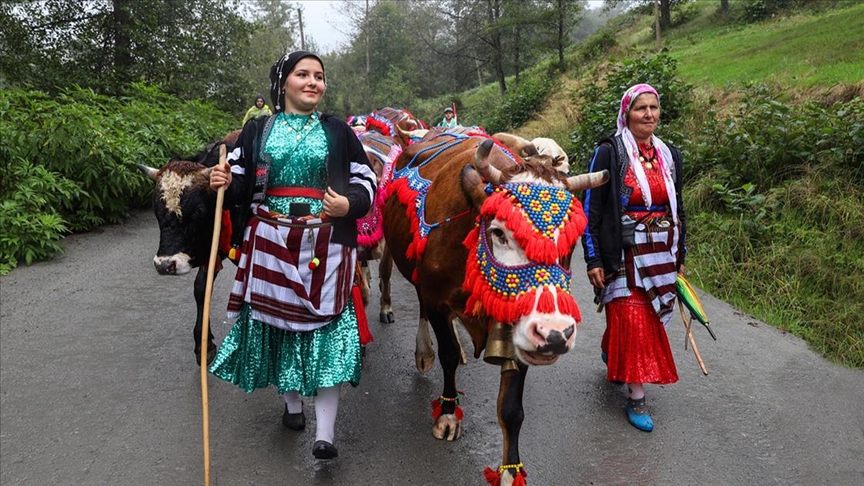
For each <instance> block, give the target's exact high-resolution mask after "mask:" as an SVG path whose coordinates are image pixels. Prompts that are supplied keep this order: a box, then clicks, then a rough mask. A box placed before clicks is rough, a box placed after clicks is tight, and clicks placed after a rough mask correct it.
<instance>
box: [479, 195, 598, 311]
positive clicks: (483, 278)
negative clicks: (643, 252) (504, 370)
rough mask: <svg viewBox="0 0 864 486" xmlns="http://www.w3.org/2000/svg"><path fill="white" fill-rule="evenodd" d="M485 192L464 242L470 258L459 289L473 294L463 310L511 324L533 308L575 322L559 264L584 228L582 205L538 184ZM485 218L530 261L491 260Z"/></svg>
mask: <svg viewBox="0 0 864 486" xmlns="http://www.w3.org/2000/svg"><path fill="white" fill-rule="evenodd" d="M487 192H491V193H492V194H491V195H490V196H489V197H488V198H487V199H486V201H485V202H484V203H483V206H482V207H481V209H480V216H479V217H478V221H477V227H476V228H475V229H474V230H473V231H472V232H471V233H469V234H468V237H467V238H465V242H464V245H465V246H466V248H467V249H468V251H469V254H468V261H467V263H466V272H465V282H464V284H463V288H464V289H465V290H467V291H469V292H470V293H471V295H470V297H469V298H468V301H467V302H466V306H465V310H466V312H467V313H468V314H472V315H479V314H480V313H481V312H482V313H485V314H487V315H489V316H491V317H492V318H493V319H495V320H497V321H499V322H502V323H513V322H515V321H516V320H517V319H518V318H519V317H520V316H523V315H527V314H528V313H530V312H532V310H534V309H535V308H536V310H537V311H538V312H543V313H554V312H556V311H557V312H560V313H562V314H568V315H571V316H573V317H574V318H575V319H576V321H577V322H579V321H580V320H581V316H580V314H579V308H578V306H577V305H576V301H575V300H574V299H573V296H572V295H571V294H570V279H571V275H570V270H569V269H567V268H564V267H562V266H561V265H560V263H559V262H560V261H561V258H562V257H566V256H569V255H570V253H571V252H572V251H573V247H574V245H575V244H576V243H577V241H578V240H579V237H580V236H581V235H582V232H583V231H584V230H585V225H586V223H587V220H586V218H585V214H584V212H583V211H582V205H581V204H580V203H579V201H578V200H577V199H576V198H575V197H574V196H573V194H571V193H570V192H569V191H567V190H566V189H562V188H559V187H554V186H547V185H542V184H527V183H507V184H502V185H500V186H491V185H490V186H487ZM486 218H495V219H498V220H500V221H503V222H504V224H505V226H506V227H507V229H509V230H510V231H511V232H512V234H513V237H514V239H515V240H516V242H517V243H518V244H519V246H520V247H521V248H522V249H523V250H524V252H525V256H526V257H527V258H528V260H530V262H529V263H526V264H525V265H519V266H515V267H513V266H507V265H504V264H503V263H501V262H499V261H498V260H496V259H495V256H494V255H493V254H492V251H491V249H490V247H489V244H488V241H487V240H486V223H485V220H486ZM538 292H539V293H540V295H539V296H538V295H537V293H538ZM535 304H536V307H535Z"/></svg>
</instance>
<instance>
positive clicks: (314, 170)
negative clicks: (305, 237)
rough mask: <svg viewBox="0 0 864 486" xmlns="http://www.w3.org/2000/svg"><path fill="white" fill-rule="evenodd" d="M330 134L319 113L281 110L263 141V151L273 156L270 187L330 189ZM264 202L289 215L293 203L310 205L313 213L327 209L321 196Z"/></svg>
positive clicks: (285, 198) (274, 209) (270, 198)
mask: <svg viewBox="0 0 864 486" xmlns="http://www.w3.org/2000/svg"><path fill="white" fill-rule="evenodd" d="M327 150H328V149H327V136H326V135H325V133H324V128H323V127H322V126H321V123H320V122H319V121H318V115H317V113H314V114H312V115H295V114H293V113H292V114H288V115H286V114H285V113H280V114H279V115H277V116H276V120H275V122H274V123H273V128H272V129H271V130H270V133H269V134H268V136H267V141H266V142H264V151H265V152H267V153H268V154H269V155H270V157H271V160H272V162H271V165H270V173H269V175H268V181H267V186H268V187H308V188H314V189H321V190H322V191H323V190H325V189H326V188H327V167H326V159H327ZM264 202H265V204H267V206H268V207H269V208H270V210H271V211H277V212H279V213H282V214H288V205H289V203H290V202H304V203H309V204H310V209H311V210H312V213H313V214H317V213H320V212H322V211H323V210H324V204H323V202H322V201H321V200H320V199H311V198H306V197H290V198H289V197H277V196H267V198H266V199H265V201H264Z"/></svg>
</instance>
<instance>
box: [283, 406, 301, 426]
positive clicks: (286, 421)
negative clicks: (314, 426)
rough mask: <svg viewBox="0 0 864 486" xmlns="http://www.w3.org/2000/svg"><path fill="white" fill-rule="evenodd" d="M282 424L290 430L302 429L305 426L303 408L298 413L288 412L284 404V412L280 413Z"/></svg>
mask: <svg viewBox="0 0 864 486" xmlns="http://www.w3.org/2000/svg"><path fill="white" fill-rule="evenodd" d="M282 425H284V426H285V427H287V428H289V429H291V430H303V429H305V428H306V416H305V415H303V410H300V413H288V405H285V413H283V414H282Z"/></svg>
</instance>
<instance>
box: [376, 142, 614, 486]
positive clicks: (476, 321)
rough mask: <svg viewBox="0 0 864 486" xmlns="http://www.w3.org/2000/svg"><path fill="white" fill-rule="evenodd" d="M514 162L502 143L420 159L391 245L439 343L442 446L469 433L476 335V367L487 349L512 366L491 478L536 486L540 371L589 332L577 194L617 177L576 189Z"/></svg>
mask: <svg viewBox="0 0 864 486" xmlns="http://www.w3.org/2000/svg"><path fill="white" fill-rule="evenodd" d="M504 150H505V149H502V148H501V147H500V146H497V145H495V143H494V141H493V140H492V139H491V138H480V137H466V136H457V135H454V136H449V137H448V136H439V137H437V138H435V139H434V140H431V141H427V142H420V143H417V144H414V145H412V146H410V147H408V148H407V149H406V150H405V152H403V154H402V155H401V157H400V158H399V160H398V161H397V164H396V170H397V172H396V173H395V175H394V181H393V182H392V183H391V184H392V187H391V191H390V195H389V197H388V199H387V203H386V206H385V210H384V237H385V239H386V240H387V246H388V247H389V248H390V250H391V254H392V255H393V259H394V261H395V263H396V266H397V267H398V268H399V271H400V272H401V273H402V274H403V275H404V276H405V277H406V278H408V279H409V280H410V281H412V282H413V284H414V286H415V289H416V292H417V296H418V300H419V304H420V310H421V313H424V314H425V315H426V316H427V317H428V319H429V322H430V324H431V325H432V329H433V331H434V332H435V336H436V339H437V341H438V345H439V349H438V359H439V362H440V363H441V367H442V369H443V372H444V387H443V393H442V394H441V396H440V397H439V398H438V399H437V400H435V401H433V403H435V404H436V407H435V411H434V412H433V417H434V419H435V423H434V425H433V428H432V433H433V435H434V436H435V437H436V438H438V439H447V440H455V439H458V438H459V437H460V436H461V433H462V411H461V408H460V407H459V394H458V392H457V387H456V369H457V364H458V362H459V349H458V344H457V340H456V335H455V334H456V332H455V330H454V329H453V327H452V325H451V321H452V320H453V319H458V320H459V321H460V322H462V324H463V325H464V326H465V329H466V330H467V331H468V334H469V335H470V336H471V340H472V342H473V345H474V356H475V358H476V357H479V356H480V353H481V352H482V351H483V350H484V348H485V349H486V356H485V359H486V361H488V362H492V363H496V364H499V365H500V366H501V369H500V371H501V382H500V390H499V394H498V400H497V402H498V421H499V424H500V426H501V431H502V434H503V454H502V466H501V467H500V468H499V469H498V472H496V471H493V470H489V469H487V471H485V474H486V475H487V480H489V481H490V483H495V482H496V481H501V484H506V485H509V484H512V483H513V481H514V479H516V478H518V480H519V481H524V478H523V476H524V468H522V467H521V461H520V457H519V450H518V437H519V430H520V428H521V425H522V421H523V418H524V413H523V409H522V393H523V388H524V384H525V376H526V373H527V371H528V367H529V366H530V365H547V364H552V363H554V362H555V361H556V360H557V359H558V357H559V356H560V355H561V354H564V353H566V352H567V351H568V350H569V349H570V348H571V347H572V345H573V342H574V339H575V334H576V324H577V323H578V321H579V311H578V308H577V306H576V302H575V300H574V299H573V297H572V295H570V293H569V286H570V274H569V264H570V258H571V254H572V251H573V248H574V246H575V245H576V242H577V241H578V238H579V236H580V235H581V233H582V231H583V229H584V226H585V215H584V213H583V212H582V207H581V205H580V204H579V202H578V200H577V199H576V198H575V197H574V196H573V195H572V194H571V193H572V192H573V191H577V190H581V189H584V188H586V187H594V186H596V185H599V184H602V183H605V182H606V180H608V174H606V173H605V172H604V173H596V174H585V175H581V176H573V177H571V178H565V176H564V175H563V174H561V173H560V172H558V171H556V170H554V169H552V168H550V167H548V166H547V165H544V164H542V163H538V162H536V161H523V160H522V159H520V158H519V157H518V156H513V155H512V154H510V155H509V156H508V155H505V152H504ZM472 161H473V164H474V165H473V167H472V166H471V165H470V164H471V163H472ZM484 178H485V179H486V181H489V184H487V183H486V181H484V180H483V179H484ZM538 225H539V226H538ZM535 229H536V231H535ZM469 248H470V249H469ZM469 255H470V258H469ZM490 329H491V330H492V331H491V332H490ZM517 465H518V467H517ZM502 472H504V473H503V474H502Z"/></svg>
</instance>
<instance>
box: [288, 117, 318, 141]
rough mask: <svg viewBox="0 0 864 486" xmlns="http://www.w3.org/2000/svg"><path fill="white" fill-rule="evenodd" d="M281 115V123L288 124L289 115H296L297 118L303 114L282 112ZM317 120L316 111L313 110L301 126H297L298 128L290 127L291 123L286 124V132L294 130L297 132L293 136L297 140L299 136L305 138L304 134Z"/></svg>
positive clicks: (307, 132)
mask: <svg viewBox="0 0 864 486" xmlns="http://www.w3.org/2000/svg"><path fill="white" fill-rule="evenodd" d="M283 115H284V116H283V118H282V124H283V125H288V119H289V117H292V116H293V117H297V118H299V117H301V116H303V115H295V114H294V113H291V114H284V113H283ZM317 122H318V113H317V112H313V113H312V114H311V115H309V118H307V119H306V123H305V124H303V126H302V127H300V128H298V129H295V128H294V127H292V126H291V125H288V127H287V128H286V130H287V131H288V132H294V131H296V132H297V135H296V136H295V138H296V139H297V140H300V139H301V138H305V137H306V135H308V134H309V130H312V128H313V127H314V126H315V123H317ZM304 132H306V133H304Z"/></svg>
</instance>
